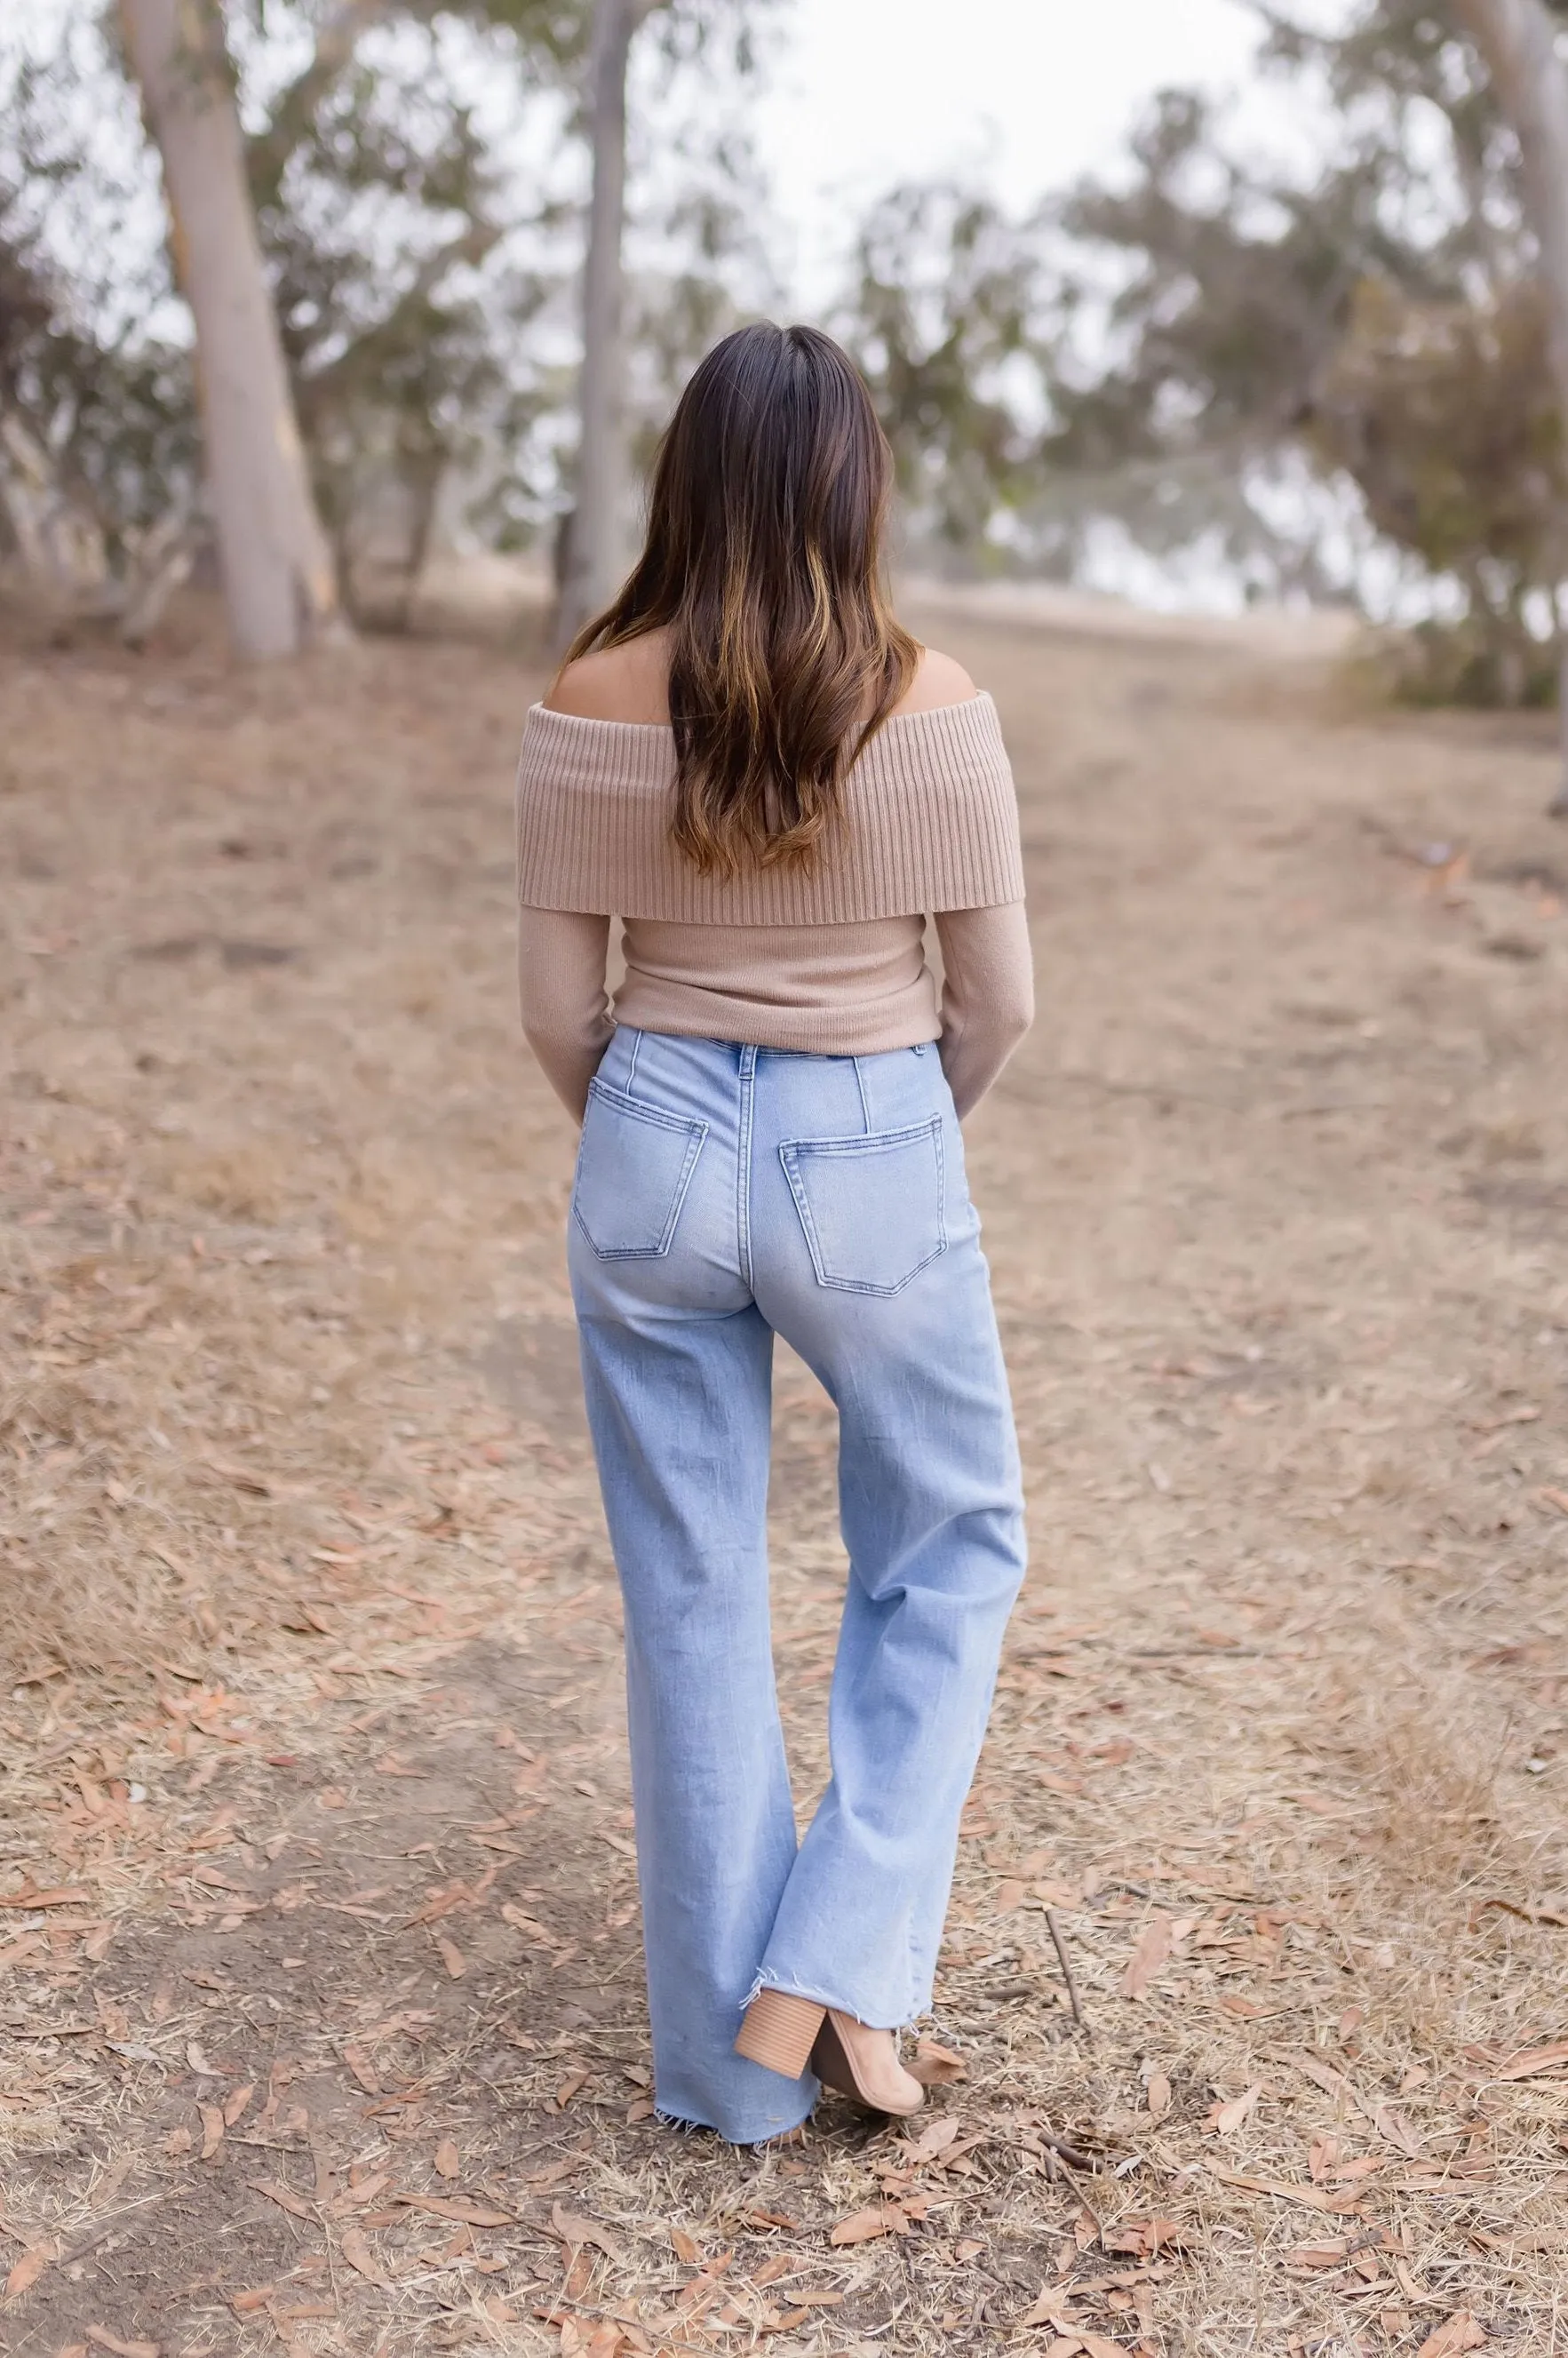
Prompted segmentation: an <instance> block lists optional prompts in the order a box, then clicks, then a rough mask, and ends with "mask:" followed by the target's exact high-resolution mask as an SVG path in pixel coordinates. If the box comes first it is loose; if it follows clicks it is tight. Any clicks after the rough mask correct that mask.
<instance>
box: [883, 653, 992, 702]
mask: <svg viewBox="0 0 1568 2358" xmlns="http://www.w3.org/2000/svg"><path fill="white" fill-rule="evenodd" d="M978 695H979V689H978V688H977V687H976V686H975V683H974V681H973V680H972V679H971V678H970V677H969V675H968V672H967V671H966V670H965V669H964V666H963V665H962V664H961V663H957V662H956V661H955V659H954V658H953V656H951V655H944V654H937V652H936V649H935V647H922V648H921V650H920V665H919V668H918V670H917V671H916V672H915V675H914V678H913V679H912V680H911V681H910V683H909V686H908V687H906V688H905V690H904V692H903V696H902V697H900V698H899V700H898V702H897V703H896V704H895V705H894V706H893V710H894V711H895V712H933V711H935V709H936V708H937V707H938V706H940V705H944V704H968V703H969V702H970V701H971V700H972V699H973V698H975V697H976V696H978Z"/></svg>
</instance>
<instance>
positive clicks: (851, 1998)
mask: <svg viewBox="0 0 1568 2358" xmlns="http://www.w3.org/2000/svg"><path fill="white" fill-rule="evenodd" d="M569 1260H570V1268H571V1280H572V1293H573V1298H574V1300H575V1302H576V1304H577V1313H578V1319H579V1330H580V1335H581V1341H582V1368H583V1382H584V1387H585V1390H586V1392H587V1397H588V1414H589V1425H590V1427H591V1430H592V1433H593V1444H594V1450H595V1454H596V1455H597V1457H598V1461H599V1474H600V1484H601V1486H602V1488H603V1493H604V1509H605V1515H606V1518H607V1520H608V1522H609V1526H610V1537H611V1545H612V1547H613V1549H614V1552H615V1562H616V1565H617V1568H618V1570H619V1572H620V1575H621V1585H622V1595H623V1597H624V1601H625V1623H626V1664H627V1693H628V1714H629V1719H630V1728H631V1748H632V1777H633V1796H634V1799H635V1802H636V1825H637V1863H638V1873H639V1877H640V1880H641V1884H642V1894H643V1940H644V1945H645V1948H646V1953H647V1966H648V2003H649V2010H650V2013H651V2015H652V2019H653V2036H654V2096H655V2102H656V2104H657V2105H658V2108H659V2110H660V2111H661V2112H662V2113H664V2114H665V2115H670V2116H673V2117H675V2118H677V2119H680V2120H684V2121H689V2122H699V2123H703V2124H706V2125H708V2126H709V2127H712V2128H716V2129H718V2130H719V2133H720V2134H721V2135H722V2136H725V2137H728V2138H729V2139H730V2140H731V2141H732V2142H733V2143H735V2144H753V2143H758V2142H760V2141H761V2140H762V2139H763V2138H766V2137H771V2136H778V2135H780V2134H781V2133H782V2132H783V2131H784V2130H786V2129H789V2128H792V2127H794V2126H795V2124H796V2123H797V2122H799V2121H801V2120H803V2119H804V2118H805V2117H806V2115H807V2114H808V2113H809V2112H810V2111H811V2108H812V2105H813V2104H814V2102H815V2101H816V2093H817V2083H816V2080H815V2079H814V2078H813V2077H812V2076H811V2075H810V2074H809V2073H807V2074H806V2075H805V2076H804V2077H803V2078H801V2079H800V2080H788V2079H785V2078H784V2077H783V2076H782V2075H781V2074H779V2073H777V2072H774V2071H767V2070H765V2069H764V2068H763V2067H762V2065H760V2064H756V2063H749V2062H746V2061H743V2060H742V2058H741V2057H740V2056H739V2055H736V2054H735V2053H734V2052H733V2051H732V2046H733V2040H734V2038H735V2034H736V2031H737V2030H738V2028H740V2022H741V2014H742V2012H743V2010H744V2008H745V2006H746V2004H747V2002H748V2000H749V1999H750V1998H751V1996H752V1994H753V1992H754V1991H755V1990H757V1989H758V1988H760V1987H762V1986H768V1987H772V1988H774V1989H781V1990H792V1991H795V1992H798V1993H799V1994H801V1995H802V1996H809V1997H814V1998H819V1999H822V2000H824V2001H825V2002H827V2004H829V2005H832V2006H838V2007H841V2008H842V2009H843V2010H844V2011H845V2012H847V2013H849V2014H851V2015H854V2016H856V2017H858V2018H859V2019H860V2021H862V2022H867V2023H871V2024H874V2025H876V2026H878V2027H879V2028H888V2029H892V2028H897V2027H898V2026H901V2025H903V2024H904V2023H907V2022H909V2021H911V2020H912V2019H913V2018H914V2017H915V2016H916V2015H918V2014H921V2013H923V2012H924V2011H925V2009H926V2007H927V2006H929V2005H930V2002H931V1987H932V1976H933V1973H934V1971H935V1962H936V1950H937V1943H938V1942H939V1940H940V1938H941V1932H942V1922H943V1918H944V1916H945V1914H946V1906H947V1896H948V1890H949V1887H950V1885H951V1882H952V1875H953V1861H954V1855H955V1851H956V1848H957V1832H958V1815H959V1812H960V1810H961V1808H962V1806H963V1802H964V1797H965V1795H966V1793H967V1792H968V1786H969V1781H970V1779H971V1777H972V1775H973V1773H974V1767H975V1761H976V1758H977V1756H978V1754H979V1747H980V1740H981V1737H982V1736H983V1735H984V1733H985V1725H986V1719H987V1716H988V1714H989V1708H990V1699H991V1692H992V1688H993V1685H994V1682H995V1677H996V1665H997V1656H998V1652H999V1650H1000V1643H1001V1635H1002V1629H1003V1627H1004V1625H1005V1623H1006V1620H1007V1617H1008V1613H1009V1610H1010V1608H1011V1605H1012V1601H1013V1598H1014V1596H1015V1595H1016V1594H1017V1592H1018V1586H1019V1583H1020V1581H1021V1580H1022V1576H1023V1566H1024V1541H1023V1514H1022V1495H1021V1489H1020V1482H1019V1465H1018V1447H1017V1444H1016V1441H1015V1440H1014V1437H1013V1428H1012V1415H1011V1408H1010V1405H1009V1401H1008V1392H1007V1377H1006V1372H1005V1370H1004V1368H1003V1366H1002V1359H1001V1351H1000V1345H999V1343H998V1339H997V1331H996V1321H995V1318H994V1315H993V1314H992V1310H991V1302H990V1286H989V1275H988V1272H987V1269H986V1264H985V1260H984V1259H983V1257H982V1255H981V1252H980V1248H979V1220H978V1219H977V1217H976V1215H975V1211H974V1207H973V1206H972V1205H971V1203H970V1201H969V1195H968V1186H967V1184H966V1181H965V1176H964V1154H963V1145H962V1141H961V1140H960V1137H959V1133H958V1124H957V1118H956V1116H955V1114H954V1111H953V1100H952V1097H951V1095H950V1093H949V1091H948V1088H947V1084H946V1080H945V1079H944V1077H943V1074H942V1066H941V1062H940V1060H939V1058H938V1056H937V1054H936V1051H935V1047H925V1048H901V1049H896V1050H894V1051H892V1053H891V1054H888V1055H874V1056H806V1055H793V1054H784V1053H783V1052H781V1051H779V1050H775V1049H765V1048H752V1047H741V1046H737V1045H735V1044H731V1043H726V1042H723V1041H717V1040H697V1039H680V1038H676V1037H674V1036H672V1035H670V1034H668V1033H651V1032H638V1031H634V1030H631V1029H622V1030H621V1031H618V1032H617V1033H616V1034H615V1036H614V1038H613V1040H612V1041H611V1044H610V1046H609V1048H608V1049H607V1051H606V1052H605V1056H604V1061H603V1063H602V1064H601V1065H600V1070H599V1076H598V1077H597V1079H596V1080H595V1081H594V1083H593V1086H592V1090H591V1094H590V1097H589V1107H588V1115H587V1120H586V1121H585V1123H584V1125H583V1134H582V1146H581V1150H580V1152H579V1159H578V1168H577V1182H576V1186H575V1189H574V1193H573V1197H572V1210H571V1220H570V1228H569ZM775 1334H779V1335H783V1336H784V1337H785V1338H786V1339H787V1340H788V1341H789V1342H790V1343H791V1344H793V1345H794V1347H795V1349H796V1350H797V1351H798V1352H799V1354H800V1356H801V1357H802V1358H803V1359H805V1360H806V1363H807V1364H808V1365H809V1366H810V1367H811V1368H814V1369H815V1371H816V1374H817V1376H818V1377H819V1378H820V1379H821V1380H822V1382H823V1384H824V1385H825V1386H826V1387H827V1391H828V1392H829V1393H830V1394H831V1396H832V1398H833V1400H834V1401H836V1403H837V1405H838V1416H839V1455H838V1498H839V1515H840V1521H841V1527H842V1531H843V1535H844V1541H845V1545H846V1548H847V1549H848V1552H849V1592H848V1595H847V1597H846V1600H845V1606H844V1618H843V1623H842V1627H841V1628H840V1631H839V1638H838V1658H837V1661H836V1664H835V1668H834V1673H833V1686H832V1693H831V1697H830V1702H829V1714H828V1728H829V1735H830V1738H831V1746H832V1764H833V1774H832V1781H831V1782H830V1784H829V1785H828V1787H827V1791H826V1793H825V1794H824V1795H823V1798H822V1801H821V1803H820V1805H819V1807H818V1809H817V1812H816V1816H815V1818H814V1819H813V1821H812V1823H811V1827H810V1830H809V1832H808V1833H806V1838H805V1840H804V1842H802V1843H801V1844H799V1846H798V1848H797V1846H796V1837H795V1814H794V1810H793V1807H792V1803H791V1799H790V1787H789V1776H788V1771H787V1768H786V1767H785V1762H784V1742H783V1737H782V1735H781V1732H780V1726H779V1715H778V1703H777V1698H776V1695H775V1692H774V1686H773V1650H772V1644H771V1638H770V1630H769V1617H768V1564H767V1539H766V1507H767V1493H768V1459H769V1440H770V1413H771V1405H772V1379H773V1336H774V1335H775Z"/></svg>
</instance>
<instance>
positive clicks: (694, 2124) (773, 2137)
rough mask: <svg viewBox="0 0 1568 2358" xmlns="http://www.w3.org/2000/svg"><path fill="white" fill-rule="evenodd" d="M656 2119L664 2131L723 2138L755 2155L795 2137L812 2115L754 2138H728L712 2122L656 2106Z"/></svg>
mask: <svg viewBox="0 0 1568 2358" xmlns="http://www.w3.org/2000/svg"><path fill="white" fill-rule="evenodd" d="M813 2110H815V2106H813ZM810 2118H811V2113H810V2112H805V2113H802V2115H801V2116H800V2118H799V2120H798V2121H791V2122H790V2124H789V2125H788V2126H787V2127H786V2128H782V2129H769V2130H768V2131H767V2133H766V2134H765V2135H764V2136H754V2137H748V2136H725V2133H724V2131H723V2130H722V2129H721V2128H716V2127H715V2126H714V2124H713V2123H712V2122H711V2121H693V2120H688V2119H687V2116H686V2115H685V2114H684V2113H666V2112H664V2111H662V2110H661V2109H660V2107H659V2106H658V2105H656V2104H655V2106H654V2119H655V2120H656V2121H657V2123H658V2125H659V2126H660V2127H661V2128H662V2129H674V2130H675V2132H676V2136H716V2137H719V2138H722V2139H723V2142H724V2143H725V2144H726V2145H733V2146H740V2147H745V2148H747V2149H748V2150H750V2151H751V2152H753V2153H755V2152H759V2151H760V2150H761V2149H762V2147H763V2146H767V2145H777V2144H779V2143H780V2142H781V2141H782V2140H783V2139H784V2137H792V2136H794V2135H795V2131H796V2129H803V2128H804V2127H805V2126H806V2122H807V2121H808V2120H809V2119H810Z"/></svg>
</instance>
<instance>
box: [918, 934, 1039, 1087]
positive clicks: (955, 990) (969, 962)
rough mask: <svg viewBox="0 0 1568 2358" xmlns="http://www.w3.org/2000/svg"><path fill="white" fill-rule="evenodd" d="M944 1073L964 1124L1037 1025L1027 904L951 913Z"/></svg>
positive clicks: (945, 951) (942, 938) (945, 938)
mask: <svg viewBox="0 0 1568 2358" xmlns="http://www.w3.org/2000/svg"><path fill="white" fill-rule="evenodd" d="M936 938H937V940H938V941H939V942H940V943H941V945H942V968H943V977H944V979H943V984H942V1037H941V1041H940V1043H939V1047H940V1053H941V1057H942V1069H943V1071H944V1072H945V1073H946V1076H947V1085H948V1087H950V1088H951V1090H952V1092H953V1103H954V1105H955V1106H956V1107H957V1111H958V1119H959V1120H960V1121H962V1120H964V1119H965V1117H966V1116H967V1115H968V1114H970V1113H972V1112H973V1110H974V1109H975V1107H976V1106H978V1105H979V1101H980V1099H981V1098H983V1097H984V1095H985V1093H986V1091H987V1090H988V1089H989V1087H990V1085H991V1083H992V1082H993V1081H994V1080H995V1078H996V1076H997V1075H998V1074H999V1073H1000V1070H1001V1068H1002V1066H1003V1065H1005V1064H1006V1062H1007V1060H1008V1058H1009V1057H1010V1056H1011V1054H1012V1052H1013V1050H1014V1049H1015V1048H1016V1047H1017V1045H1018V1044H1019V1042H1020V1041H1021V1040H1022V1037H1023V1035H1024V1033H1026V1032H1027V1031H1028V1029H1029V1027H1030V1025H1031V1023H1032V1022H1033V1021H1034V960H1033V952H1032V950H1031V948H1030V943H1029V918H1028V914H1027V913H1026V911H1025V909H1024V905H1023V903H1022V901H1009V902H1005V903H1002V904H1001V905H1000V907H997V908H990V909H945V910H942V911H941V912H939V913H938V915H937V918H936Z"/></svg>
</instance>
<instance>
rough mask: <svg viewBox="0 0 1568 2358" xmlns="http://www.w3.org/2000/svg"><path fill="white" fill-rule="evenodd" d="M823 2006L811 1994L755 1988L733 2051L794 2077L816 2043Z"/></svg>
mask: <svg viewBox="0 0 1568 2358" xmlns="http://www.w3.org/2000/svg"><path fill="white" fill-rule="evenodd" d="M826 2014H827V2007H826V2006H818V2005H817V2003H816V1999H815V1998H813V1997H792V1996H790V1994H789V1992H788V1991H787V1990H775V1989H764V1990H759V1991H758V1992H757V1995H756V1996H755V1997H754V1998H753V1999H752V2003H751V2005H750V2006H748V2007H747V2008H746V2012H745V2016H744V2017H743V2019H742V2021H741V2035H740V2037H739V2038H738V2039H736V2041H735V2052H736V2054H737V2055H743V2056H744V2057H745V2058H746V2061H748V2062H749V2063H761V2064H762V2066H763V2068H764V2069H765V2070H766V2071H779V2072H782V2073H783V2075H784V2078H785V2079H786V2080H798V2079H799V2077H800V2075H801V2073H802V2072H803V2071H805V2069H806V2061H807V2058H808V2057H809V2056H810V2053H811V2050H812V2048H813V2047H814V2046H815V2045H816V2034H817V2032H818V2031H819V2030H820V2029H821V2028H822V2023H823V2017H825V2015H826Z"/></svg>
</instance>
